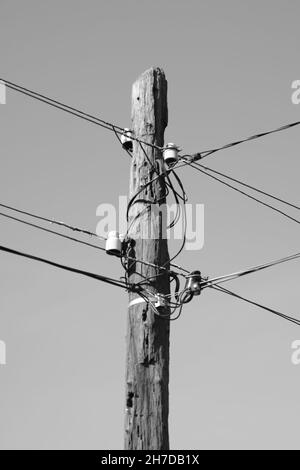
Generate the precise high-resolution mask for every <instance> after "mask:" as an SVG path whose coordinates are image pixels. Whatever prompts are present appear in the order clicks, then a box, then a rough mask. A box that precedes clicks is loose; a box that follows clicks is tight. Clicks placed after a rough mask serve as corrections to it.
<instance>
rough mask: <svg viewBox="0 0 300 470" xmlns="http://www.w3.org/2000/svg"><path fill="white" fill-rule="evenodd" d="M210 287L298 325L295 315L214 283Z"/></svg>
mask: <svg viewBox="0 0 300 470" xmlns="http://www.w3.org/2000/svg"><path fill="white" fill-rule="evenodd" d="M210 287H211V288H212V289H214V290H216V291H219V292H223V293H225V294H228V295H231V296H232V297H235V298H237V299H239V300H243V301H244V302H247V303H248V304H251V305H255V306H256V307H259V308H261V309H263V310H266V311H267V312H270V313H273V314H274V315H276V316H278V317H281V318H283V319H284V320H287V321H289V322H291V323H294V324H295V325H298V326H300V319H297V318H295V317H291V316H289V315H285V314H283V313H281V312H278V311H277V310H274V309H272V308H269V307H265V306H264V305H261V304H260V303H258V302H254V301H253V300H250V299H247V298H246V297H242V296H241V295H238V294H236V293H235V292H232V291H230V290H228V289H224V287H220V286H218V285H214V286H210Z"/></svg>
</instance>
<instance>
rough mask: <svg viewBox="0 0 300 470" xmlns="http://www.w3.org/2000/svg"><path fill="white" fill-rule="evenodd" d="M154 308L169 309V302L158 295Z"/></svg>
mask: <svg viewBox="0 0 300 470" xmlns="http://www.w3.org/2000/svg"><path fill="white" fill-rule="evenodd" d="M154 306H155V308H156V309H160V308H165V307H167V301H166V299H165V298H164V297H163V296H162V295H160V294H156V295H155V302H154Z"/></svg>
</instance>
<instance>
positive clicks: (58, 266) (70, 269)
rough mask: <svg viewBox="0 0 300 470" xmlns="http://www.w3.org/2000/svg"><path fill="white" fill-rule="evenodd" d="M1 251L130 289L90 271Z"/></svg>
mask: <svg viewBox="0 0 300 470" xmlns="http://www.w3.org/2000/svg"><path fill="white" fill-rule="evenodd" d="M0 251H4V252H6V253H10V254H13V255H17V256H21V257H23V258H28V259H31V260H34V261H39V262H40V263H44V264H48V265H50V266H53V267H55V268H59V269H63V270H65V271H69V272H72V273H75V274H80V275H82V276H86V277H90V278H92V279H96V280H97V281H102V282H105V283H107V284H111V285H114V286H117V287H121V288H122V289H127V288H128V286H126V284H125V283H123V282H122V281H118V280H116V279H112V278H109V277H106V276H102V275H100V274H94V273H90V272H88V271H82V270H81V269H76V268H71V267H70V266H65V265H63V264H59V263H55V262H54V261H50V260H47V259H45V258H40V257H38V256H33V255H29V254H27V253H24V252H22V251H17V250H13V249H11V248H7V247H5V246H0Z"/></svg>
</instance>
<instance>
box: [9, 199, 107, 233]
mask: <svg viewBox="0 0 300 470" xmlns="http://www.w3.org/2000/svg"><path fill="white" fill-rule="evenodd" d="M0 207H3V208H5V209H9V210H11V211H14V212H18V213H19V214H23V215H28V216H29V217H32V218H34V219H38V220H42V221H43V222H48V223H50V224H53V225H58V226H60V227H64V228H68V229H70V230H72V231H73V232H80V233H83V234H85V235H89V236H90V237H95V238H98V239H100V240H106V238H105V237H101V236H100V235H97V234H96V233H94V232H90V231H89V230H86V229H83V228H80V227H75V226H73V225H70V224H67V223H65V222H61V221H58V220H54V219H50V218H48V217H44V216H41V215H37V214H33V213H32V212H28V211H24V210H22V209H17V208H16V207H13V206H8V205H7V204H2V203H0Z"/></svg>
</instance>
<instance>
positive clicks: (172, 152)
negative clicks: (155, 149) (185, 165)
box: [164, 143, 179, 166]
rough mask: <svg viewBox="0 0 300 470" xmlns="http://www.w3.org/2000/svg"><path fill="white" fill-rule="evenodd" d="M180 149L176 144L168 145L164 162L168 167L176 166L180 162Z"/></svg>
mask: <svg viewBox="0 0 300 470" xmlns="http://www.w3.org/2000/svg"><path fill="white" fill-rule="evenodd" d="M178 152H179V149H178V147H177V145H175V144H172V143H170V144H167V145H166V147H165V149H164V161H165V163H166V164H167V165H168V166H172V165H175V163H177V162H178Z"/></svg>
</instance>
